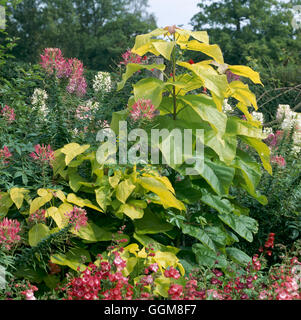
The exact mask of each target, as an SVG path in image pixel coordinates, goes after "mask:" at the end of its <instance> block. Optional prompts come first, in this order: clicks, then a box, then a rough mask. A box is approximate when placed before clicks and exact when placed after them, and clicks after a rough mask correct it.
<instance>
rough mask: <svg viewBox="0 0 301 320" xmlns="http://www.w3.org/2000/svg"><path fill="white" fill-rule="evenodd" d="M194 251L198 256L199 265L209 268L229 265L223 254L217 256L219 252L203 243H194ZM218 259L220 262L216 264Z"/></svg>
mask: <svg viewBox="0 0 301 320" xmlns="http://www.w3.org/2000/svg"><path fill="white" fill-rule="evenodd" d="M192 251H193V252H194V254H195V256H196V261H197V263H198V264H199V265H202V266H206V267H209V268H212V267H215V268H216V267H226V266H227V260H226V259H225V257H224V256H223V255H219V256H217V254H216V253H215V252H214V251H212V250H210V249H208V248H206V247H205V246H204V245H203V244H201V243H196V244H194V245H193V246H192ZM216 261H218V264H215V262H216Z"/></svg>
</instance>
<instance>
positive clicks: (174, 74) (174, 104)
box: [172, 33, 177, 120]
mask: <svg viewBox="0 0 301 320" xmlns="http://www.w3.org/2000/svg"><path fill="white" fill-rule="evenodd" d="M173 41H174V48H173V52H172V64H173V70H172V78H173V82H176V37H175V33H174V34H173ZM172 95H173V119H174V120H176V119H177V96H176V87H175V86H173V89H172Z"/></svg>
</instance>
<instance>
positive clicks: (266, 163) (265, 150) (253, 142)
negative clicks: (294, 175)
mask: <svg viewBox="0 0 301 320" xmlns="http://www.w3.org/2000/svg"><path fill="white" fill-rule="evenodd" d="M240 138H241V140H243V141H244V142H246V143H247V144H248V145H250V146H251V147H253V148H254V149H255V150H256V151H257V153H258V155H259V157H260V159H261V161H262V164H263V167H264V168H265V170H267V172H268V173H269V174H271V175H272V167H271V164H270V153H271V151H270V149H269V147H268V146H267V145H266V144H265V143H263V142H262V141H260V140H259V139H255V138H250V137H244V136H241V137H240Z"/></svg>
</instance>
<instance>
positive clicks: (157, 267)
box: [148, 263, 159, 272]
mask: <svg viewBox="0 0 301 320" xmlns="http://www.w3.org/2000/svg"><path fill="white" fill-rule="evenodd" d="M148 268H149V270H150V271H152V272H157V271H158V269H159V266H158V264H157V263H153V264H151V265H150V266H149V267H148Z"/></svg>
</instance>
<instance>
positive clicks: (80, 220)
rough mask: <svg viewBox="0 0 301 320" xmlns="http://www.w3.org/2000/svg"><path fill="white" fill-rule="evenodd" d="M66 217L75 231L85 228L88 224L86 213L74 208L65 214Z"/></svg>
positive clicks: (83, 210)
mask: <svg viewBox="0 0 301 320" xmlns="http://www.w3.org/2000/svg"><path fill="white" fill-rule="evenodd" d="M66 217H67V218H69V223H70V224H72V225H73V226H74V230H75V231H78V230H79V229H80V227H84V226H86V225H87V222H88V217H87V211H86V210H85V209H82V208H78V207H76V206H74V207H73V210H72V211H70V212H67V213H66Z"/></svg>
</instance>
